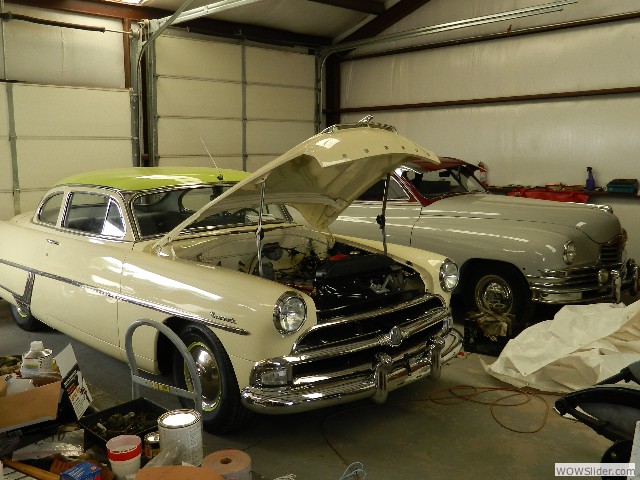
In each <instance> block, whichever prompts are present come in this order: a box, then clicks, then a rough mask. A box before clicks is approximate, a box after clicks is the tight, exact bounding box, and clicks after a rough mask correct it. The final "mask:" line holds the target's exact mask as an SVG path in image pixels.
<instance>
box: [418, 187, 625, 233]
mask: <svg viewBox="0 0 640 480" xmlns="http://www.w3.org/2000/svg"><path fill="white" fill-rule="evenodd" d="M421 214H422V215H425V216H438V217H441V216H442V217H455V218H486V219H489V220H496V221H513V222H528V223H538V224H540V229H544V228H545V227H544V225H562V226H566V227H572V228H576V229H579V230H581V231H582V232H584V233H585V234H586V235H587V236H588V237H589V238H591V239H592V240H593V241H594V242H597V243H606V242H608V241H609V240H611V239H612V238H613V237H614V236H615V235H617V234H619V233H620V232H621V231H622V229H621V227H620V222H619V220H618V219H617V217H616V216H615V215H613V214H611V213H608V212H605V211H603V210H601V209H600V208H598V207H597V206H595V205H585V204H579V203H567V202H556V201H550V200H537V199H532V198H516V197H510V196H506V195H491V194H464V195H457V196H452V197H447V198H443V199H442V200H439V201H437V202H435V203H432V204H431V205H428V206H427V207H424V208H423V209H422V211H421Z"/></svg>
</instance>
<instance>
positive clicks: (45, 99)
mask: <svg viewBox="0 0 640 480" xmlns="http://www.w3.org/2000/svg"><path fill="white" fill-rule="evenodd" d="M1 85H2V88H1V89H0V90H1V91H0V155H1V157H0V218H2V219H6V218H9V217H11V216H13V215H14V214H17V213H21V212H24V211H28V210H32V209H33V208H34V207H35V206H36V205H37V203H38V201H39V199H40V197H41V196H42V193H43V192H44V191H46V190H47V189H48V188H49V187H50V186H51V185H52V184H53V183H55V182H56V181H57V180H59V179H61V178H63V177H65V176H67V175H71V174H74V173H79V172H82V171H89V170H96V169H102V168H105V166H109V167H121V166H131V165H132V135H131V113H130V94H129V91H128V90H124V89H98V88H80V87H55V86H44V85H27V84H11V83H2V84H1Z"/></svg>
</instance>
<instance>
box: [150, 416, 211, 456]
mask: <svg viewBox="0 0 640 480" xmlns="http://www.w3.org/2000/svg"><path fill="white" fill-rule="evenodd" d="M158 433H160V451H162V450H164V449H165V448H167V447H168V446H169V445H179V446H180V459H181V460H182V461H183V462H185V463H188V464H189V465H194V466H196V467H197V466H199V465H200V464H201V463H202V422H201V421H200V414H199V413H198V412H196V411H195V410H187V409H180V410H171V411H170V412H167V413H163V414H162V415H161V416H160V418H158Z"/></svg>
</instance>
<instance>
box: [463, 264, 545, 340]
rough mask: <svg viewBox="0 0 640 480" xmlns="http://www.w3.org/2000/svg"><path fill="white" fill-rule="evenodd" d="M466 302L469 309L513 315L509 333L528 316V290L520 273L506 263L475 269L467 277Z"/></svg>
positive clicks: (523, 325) (520, 327) (529, 316)
mask: <svg viewBox="0 0 640 480" xmlns="http://www.w3.org/2000/svg"><path fill="white" fill-rule="evenodd" d="M465 305H466V307H467V309H469V310H477V311H480V312H490V313H494V314H496V315H510V316H513V319H514V321H513V326H512V334H515V333H518V332H520V331H521V330H522V329H523V328H524V327H525V326H526V325H527V323H528V321H529V320H530V319H531V316H532V313H533V301H532V300H531V292H530V290H529V287H528V285H527V283H526V281H525V279H524V278H523V277H522V275H520V273H519V272H517V271H514V269H513V268H510V267H509V266H506V265H492V266H490V267H485V268H482V267H480V268H477V269H476V270H475V271H474V272H473V273H472V274H471V275H470V276H469V278H467V280H466V288H465Z"/></svg>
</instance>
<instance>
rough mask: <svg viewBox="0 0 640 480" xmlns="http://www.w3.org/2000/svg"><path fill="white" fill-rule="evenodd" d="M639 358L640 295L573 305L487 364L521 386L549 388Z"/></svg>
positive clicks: (605, 373)
mask: <svg viewBox="0 0 640 480" xmlns="http://www.w3.org/2000/svg"><path fill="white" fill-rule="evenodd" d="M639 359H640V301H637V302H634V303H632V304H631V305H629V306H626V307H617V308H616V307H613V306H612V305H611V304H608V303H607V304H593V305H570V306H565V307H563V308H562V309H561V310H560V311H559V312H558V313H557V314H556V315H555V317H554V319H553V320H547V321H545V322H542V323H538V324H536V325H532V326H531V327H529V328H527V329H526V330H524V331H523V332H522V333H521V334H520V335H518V336H517V337H516V338H514V339H513V340H510V341H509V342H508V343H507V345H506V346H505V348H504V349H503V350H502V353H501V354H500V356H499V357H498V359H497V360H496V361H495V362H494V363H492V364H490V365H488V364H486V363H485V362H482V363H483V366H484V368H485V370H486V371H487V373H489V374H490V375H492V376H494V377H496V378H498V379H500V380H502V381H504V382H507V383H509V384H511V385H515V386H517V387H532V388H535V389H537V390H541V391H548V392H567V391H572V390H577V389H580V388H585V387H589V386H592V385H594V384H595V383H597V382H599V381H601V380H604V379H605V378H607V377H610V376H611V375H614V374H616V373H618V372H619V371H620V370H621V369H622V368H624V367H626V366H627V365H629V364H630V363H632V362H634V361H637V360H639Z"/></svg>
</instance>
